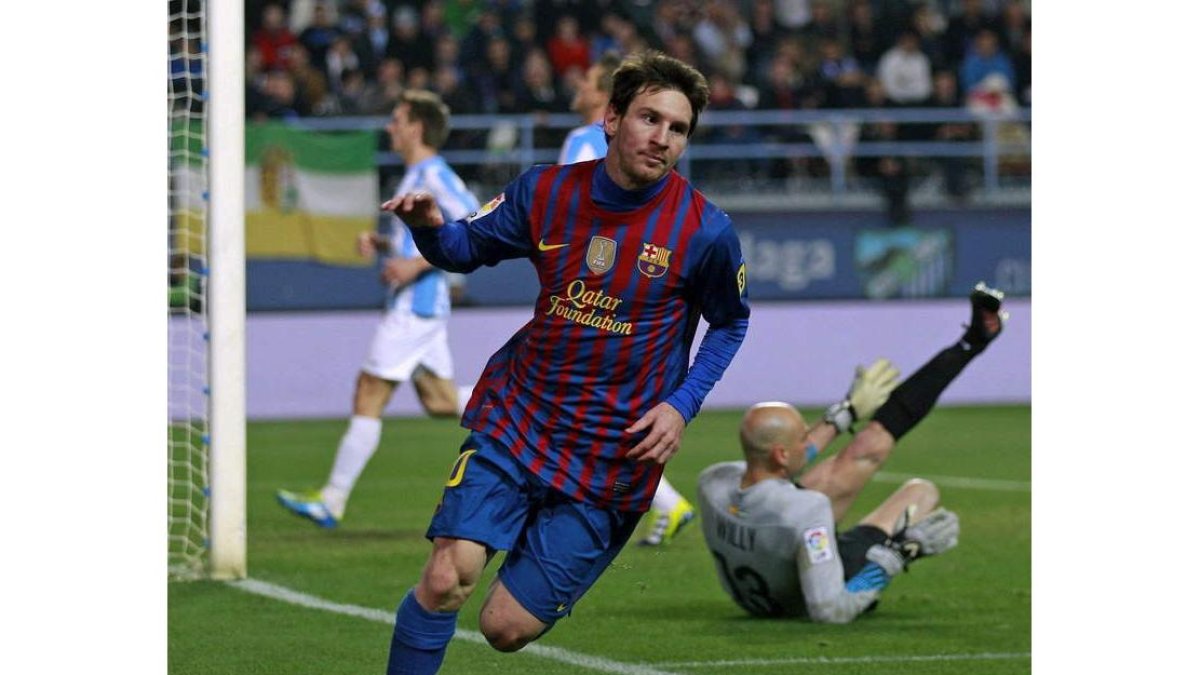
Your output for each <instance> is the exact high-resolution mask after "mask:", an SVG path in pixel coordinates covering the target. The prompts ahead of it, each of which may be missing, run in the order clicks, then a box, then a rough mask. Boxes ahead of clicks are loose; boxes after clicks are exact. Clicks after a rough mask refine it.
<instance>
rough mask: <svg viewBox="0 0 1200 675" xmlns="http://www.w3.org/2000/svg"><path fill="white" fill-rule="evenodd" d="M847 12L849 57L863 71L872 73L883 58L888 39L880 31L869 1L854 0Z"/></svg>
mask: <svg viewBox="0 0 1200 675" xmlns="http://www.w3.org/2000/svg"><path fill="white" fill-rule="evenodd" d="M848 11H849V21H848V23H849V24H850V40H849V42H850V55H851V56H853V57H854V59H855V60H856V61H858V64H859V65H860V66H862V69H863V70H865V71H866V72H868V73H873V72H875V68H876V66H877V64H878V63H879V59H880V58H881V57H882V56H883V51H884V50H885V49H887V45H888V44H889V43H888V38H887V37H886V36H885V32H884V31H883V30H881V29H880V26H879V23H880V22H878V21H876V19H875V13H874V11H873V10H872V9H871V2H870V0H854V1H853V2H851V3H850V5H849V10H848Z"/></svg>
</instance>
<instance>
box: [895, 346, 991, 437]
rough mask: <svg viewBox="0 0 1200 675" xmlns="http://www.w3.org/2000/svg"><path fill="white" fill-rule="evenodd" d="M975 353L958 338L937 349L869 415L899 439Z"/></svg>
mask: <svg viewBox="0 0 1200 675" xmlns="http://www.w3.org/2000/svg"><path fill="white" fill-rule="evenodd" d="M976 354H979V350H977V349H971V348H970V347H967V348H964V346H963V344H962V343H961V342H958V343H955V344H953V345H951V346H949V347H947V348H945V349H943V350H942V351H940V352H938V354H937V355H936V356H934V357H933V358H932V359H930V360H929V362H928V363H926V364H925V365H923V366H921V368H920V370H918V371H917V372H915V373H913V374H912V375H910V376H909V377H908V379H906V380H904V381H903V382H901V383H900V386H899V387H896V390H895V391H893V392H892V395H891V396H889V397H888V400H887V402H886V403H884V404H883V405H882V406H880V408H879V410H877V411H876V412H875V417H873V418H872V419H874V420H875V421H876V422H879V423H880V424H882V425H883V428H884V429H887V430H888V431H889V432H891V434H892V436H893V437H894V438H895V439H896V440H900V437H901V436H903V435H904V434H906V433H908V432H909V431H910V430H911V429H912V428H913V427H915V426H917V423H918V422H920V421H921V420H922V419H924V418H925V416H926V415H928V414H929V411H930V410H932V409H933V404H935V403H937V400H938V397H939V396H941V395H942V392H943V391H945V390H946V387H948V386H949V385H950V383H951V382H952V381H953V380H954V378H955V377H958V374H959V373H961V372H962V369H963V368H966V367H967V364H968V363H970V362H971V359H973V358H975V355H976Z"/></svg>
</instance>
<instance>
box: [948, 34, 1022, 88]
mask: <svg viewBox="0 0 1200 675" xmlns="http://www.w3.org/2000/svg"><path fill="white" fill-rule="evenodd" d="M999 47H1000V43H999V41H998V40H997V39H996V34H995V33H993V32H992V31H990V30H983V31H980V32H979V34H978V35H976V36H975V45H974V48H973V49H971V51H970V52H968V53H967V56H966V58H964V59H963V62H962V66H961V67H960V69H959V82H960V83H961V84H962V88H963V90H964V91H968V92H969V91H971V89H973V88H975V85H977V84H979V83H980V82H983V80H984V79H985V78H987V76H988V75H991V74H993V73H996V74H999V75H1002V76H1003V77H1004V79H1005V80H1007V81H1008V86H1009V90H1010V91H1012V90H1013V89H1014V88H1015V86H1016V83H1017V73H1016V70H1015V69H1014V68H1013V64H1012V61H1011V60H1009V58H1008V56H1006V55H1005V54H1004V52H1002V51H1000V48H999Z"/></svg>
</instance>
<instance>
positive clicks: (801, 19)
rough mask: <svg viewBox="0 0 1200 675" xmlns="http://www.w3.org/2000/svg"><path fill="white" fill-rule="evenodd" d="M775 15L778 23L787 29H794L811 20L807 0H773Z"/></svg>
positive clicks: (810, 11)
mask: <svg viewBox="0 0 1200 675" xmlns="http://www.w3.org/2000/svg"><path fill="white" fill-rule="evenodd" d="M773 2H774V5H775V17H776V18H777V19H778V20H779V25H781V26H783V27H784V28H785V29H787V30H789V31H794V30H797V29H799V28H801V27H802V26H805V25H807V24H808V22H809V21H811V20H812V8H811V7H810V3H809V0H773Z"/></svg>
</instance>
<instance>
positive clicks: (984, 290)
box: [959, 281, 1008, 352]
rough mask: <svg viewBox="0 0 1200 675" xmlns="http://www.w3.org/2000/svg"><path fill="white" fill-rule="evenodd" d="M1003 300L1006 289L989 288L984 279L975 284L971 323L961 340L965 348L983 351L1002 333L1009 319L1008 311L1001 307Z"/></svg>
mask: <svg viewBox="0 0 1200 675" xmlns="http://www.w3.org/2000/svg"><path fill="white" fill-rule="evenodd" d="M1003 301H1004V291H999V290H996V289H994V288H989V287H988V286H987V285H986V284H984V283H983V282H982V281H981V282H979V283H977V284H975V289H974V290H972V291H971V323H970V325H967V326H965V328H966V329H967V332H966V333H963V336H962V340H961V341H959V344H960V345H962V347H963V349H969V350H973V351H976V352H981V351H983V349H984V348H985V347H987V346H988V344H989V343H991V341H992V340H995V339H996V337H997V336H998V335H1000V332H1001V331H1003V330H1004V323H1005V322H1006V321H1008V312H1005V311H1003V310H1001V309H1000V304H1001V303H1002V302H1003Z"/></svg>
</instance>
